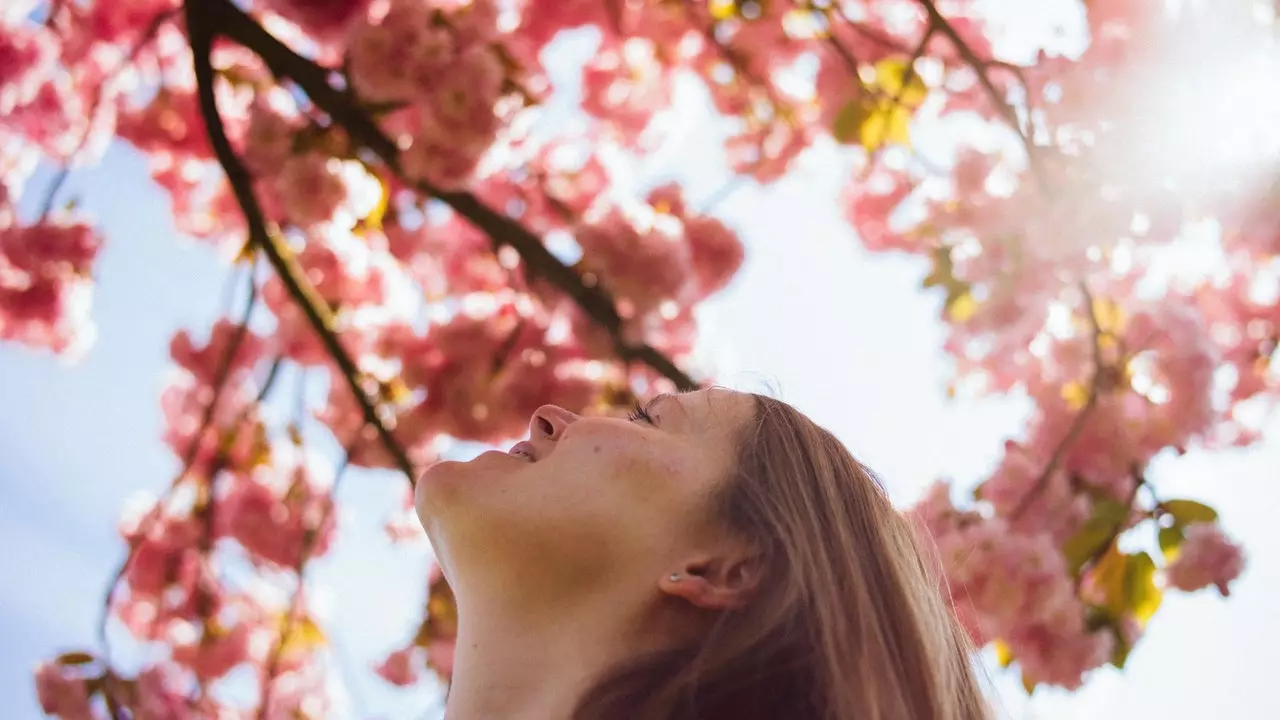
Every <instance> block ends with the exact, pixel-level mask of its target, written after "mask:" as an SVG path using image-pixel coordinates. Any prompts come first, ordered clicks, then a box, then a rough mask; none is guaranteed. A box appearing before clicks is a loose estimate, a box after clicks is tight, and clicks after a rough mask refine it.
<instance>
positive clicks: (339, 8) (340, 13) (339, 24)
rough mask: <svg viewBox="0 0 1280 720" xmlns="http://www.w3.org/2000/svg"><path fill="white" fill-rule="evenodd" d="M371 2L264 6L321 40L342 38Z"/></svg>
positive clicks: (275, 1)
mask: <svg viewBox="0 0 1280 720" xmlns="http://www.w3.org/2000/svg"><path fill="white" fill-rule="evenodd" d="M370 2H371V0H266V2H264V3H263V4H264V5H265V6H266V7H267V8H269V9H271V10H274V11H275V12H278V13H280V14H281V15H283V16H284V17H286V18H288V19H289V20H292V21H293V22H295V23H297V24H298V27H300V28H301V29H302V30H303V31H305V32H307V33H308V34H310V35H313V36H315V37H316V38H318V39H321V40H326V41H327V40H332V39H334V38H336V37H340V36H342V35H343V34H344V33H345V32H346V29H347V28H348V27H349V26H350V25H351V24H352V23H353V22H355V20H356V19H357V18H358V17H360V16H362V15H363V14H364V12H365V10H366V8H368V7H369V3H370Z"/></svg>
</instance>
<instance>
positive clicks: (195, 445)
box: [98, 267, 275, 665]
mask: <svg viewBox="0 0 1280 720" xmlns="http://www.w3.org/2000/svg"><path fill="white" fill-rule="evenodd" d="M253 276H254V272H253V268H252V267H251V268H250V270H249V297H248V299H247V300H246V301H245V308H244V312H243V313H242V314H241V317H240V323H239V324H238V325H237V326H236V331H235V334H234V335H232V336H231V339H230V340H229V341H228V342H227V349H226V352H225V353H224V354H223V356H222V359H221V361H220V362H219V365H218V370H217V372H216V373H215V374H214V379H213V386H212V388H213V393H212V395H211V397H210V398H209V404H208V405H206V406H205V409H204V414H203V415H202V416H201V418H200V425H199V426H198V427H197V428H196V432H195V434H194V435H192V436H191V440H190V442H188V443H187V450H186V452H185V453H184V454H183V457H182V469H181V470H180V471H179V472H178V474H177V476H176V477H174V479H173V481H172V482H171V483H170V484H169V489H168V491H167V492H166V495H167V494H168V492H172V491H173V489H174V488H175V487H177V485H178V483H180V482H181V481H182V479H183V478H185V477H186V476H187V474H188V473H190V472H191V467H192V466H193V465H194V464H195V459H196V455H197V454H198V453H199V451H200V447H201V445H202V444H203V442H204V436H205V434H206V433H208V431H209V428H210V427H211V426H212V425H213V418H214V416H215V414H216V412H217V408H218V402H219V401H220V400H221V398H222V394H223V390H224V389H225V388H226V386H227V381H228V380H229V379H230V377H231V370H232V368H233V367H235V356H236V353H237V352H239V350H240V345H241V344H242V343H243V342H244V339H245V337H246V336H247V335H248V333H249V318H250V316H251V315H252V314H253V311H254V308H256V307H257V303H258V291H257V283H256V281H255V279H254V277H253ZM274 377H275V371H274V369H273V370H272V373H271V374H270V375H268V377H267V381H266V382H264V384H263V388H262V391H261V393H260V395H261V396H265V394H266V392H267V389H268V388H270V386H271V382H272V381H273V379H274ZM238 424H239V423H237V425H238ZM164 502H165V498H164V497H161V498H160V499H159V500H157V501H156V503H155V505H153V506H152V508H151V509H150V510H149V511H148V512H147V514H146V516H145V517H143V519H142V521H141V522H139V523H138V530H137V532H136V533H135V534H134V537H133V538H132V539H131V540H130V541H129V549H128V551H127V552H126V554H125V557H124V561H123V562H121V563H120V567H119V569H117V570H116V572H115V574H114V575H113V576H112V579H111V581H110V582H109V583H108V585H107V593H106V597H105V598H104V599H103V603H102V616H101V618H99V620H98V644H99V645H101V646H102V659H103V662H104V663H105V664H108V665H109V664H110V658H111V645H110V643H109V641H108V639H107V620H108V618H109V617H110V615H111V605H112V603H113V602H114V601H115V593H116V590H117V588H119V586H120V582H121V581H122V580H123V579H124V576H125V573H127V572H128V571H129V567H130V565H131V564H132V563H133V560H134V557H135V556H136V555H137V553H138V548H139V547H140V546H141V545H142V543H143V541H145V539H146V537H147V535H148V533H149V531H150V528H151V526H152V525H153V524H154V523H155V522H156V520H157V519H159V517H160V514H161V512H162V510H163V508H164Z"/></svg>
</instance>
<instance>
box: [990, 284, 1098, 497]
mask: <svg viewBox="0 0 1280 720" xmlns="http://www.w3.org/2000/svg"><path fill="white" fill-rule="evenodd" d="M1080 292H1081V293H1082V294H1083V295H1084V301H1085V304H1086V305H1087V307H1088V312H1089V323H1090V325H1091V326H1092V331H1093V373H1092V375H1091V377H1090V378H1089V388H1088V393H1089V396H1088V397H1087V398H1085V404H1084V407H1082V408H1080V411H1079V412H1077V413H1076V416H1075V417H1074V418H1072V420H1071V426H1070V427H1069V428H1067V433H1066V435H1064V436H1063V438H1062V440H1061V441H1060V442H1059V443H1058V445H1057V447H1055V448H1054V449H1053V455H1051V456H1050V457H1049V462H1048V464H1046V465H1045V467H1044V470H1042V471H1041V472H1040V475H1039V477H1037V478H1036V481H1035V483H1034V484H1033V485H1032V486H1031V489H1030V490H1028V491H1027V494H1026V495H1024V496H1022V499H1021V500H1020V501H1018V505H1017V507H1015V508H1014V510H1013V512H1012V513H1011V514H1010V515H1009V519H1010V520H1017V519H1018V518H1019V517H1020V516H1021V515H1022V514H1023V513H1025V512H1026V511H1027V508H1029V507H1030V506H1031V503H1032V502H1034V501H1035V498H1036V496H1037V495H1039V494H1040V493H1042V492H1044V489H1045V488H1046V487H1048V485H1049V478H1050V477H1052V475H1053V471H1054V470H1056V469H1057V467H1058V463H1060V462H1061V461H1062V456H1063V455H1064V454H1066V451H1067V448H1068V447H1069V446H1070V445H1071V444H1072V443H1073V442H1075V439H1076V436H1078V435H1079V434H1080V431H1081V430H1083V429H1084V423H1085V420H1087V419H1088V417H1089V414H1090V413H1091V412H1092V411H1093V408H1094V407H1095V406H1096V405H1097V403H1098V395H1099V393H1100V391H1101V387H1100V386H1101V380H1102V372H1103V365H1102V325H1101V323H1099V321H1098V313H1097V311H1096V310H1095V309H1094V302H1093V295H1092V294H1091V293H1090V292H1089V288H1088V287H1087V286H1086V285H1085V284H1084V283H1083V282H1082V283H1080Z"/></svg>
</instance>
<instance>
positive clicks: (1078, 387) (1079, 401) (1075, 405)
mask: <svg viewBox="0 0 1280 720" xmlns="http://www.w3.org/2000/svg"><path fill="white" fill-rule="evenodd" d="M1089 392H1090V389H1089V385H1088V384H1086V383H1083V382H1080V381H1079V380H1077V381H1075V382H1069V383H1067V384H1066V385H1063V386H1062V399H1063V400H1066V401H1067V407H1068V408H1069V409H1071V410H1080V409H1082V408H1083V407H1084V406H1085V405H1088V404H1089Z"/></svg>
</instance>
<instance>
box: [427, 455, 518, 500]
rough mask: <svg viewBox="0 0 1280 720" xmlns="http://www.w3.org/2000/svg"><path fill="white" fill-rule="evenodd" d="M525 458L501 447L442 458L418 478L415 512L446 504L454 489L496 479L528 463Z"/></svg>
mask: <svg viewBox="0 0 1280 720" xmlns="http://www.w3.org/2000/svg"><path fill="white" fill-rule="evenodd" d="M529 464H530V463H529V461H528V460H525V459H524V458H521V457H517V456H515V455H510V454H508V453H505V452H502V451H501V450H487V451H485V452H482V453H480V454H479V455H477V456H475V457H474V458H472V459H470V460H441V461H440V462H438V463H436V464H434V465H432V466H431V467H429V468H427V470H426V472H424V473H422V475H421V476H420V477H419V478H418V486H417V488H416V490H415V493H414V494H415V500H416V501H417V507H418V514H419V516H421V515H422V512H423V510H424V509H427V508H429V507H431V506H432V505H440V504H446V503H447V502H448V501H449V500H450V499H451V498H452V497H453V496H454V493H455V492H459V491H463V490H465V488H466V486H467V485H469V484H471V483H476V482H485V481H486V479H499V478H502V477H504V476H508V475H510V474H511V473H514V472H519V471H520V470H522V469H523V468H524V466H526V465H529Z"/></svg>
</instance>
